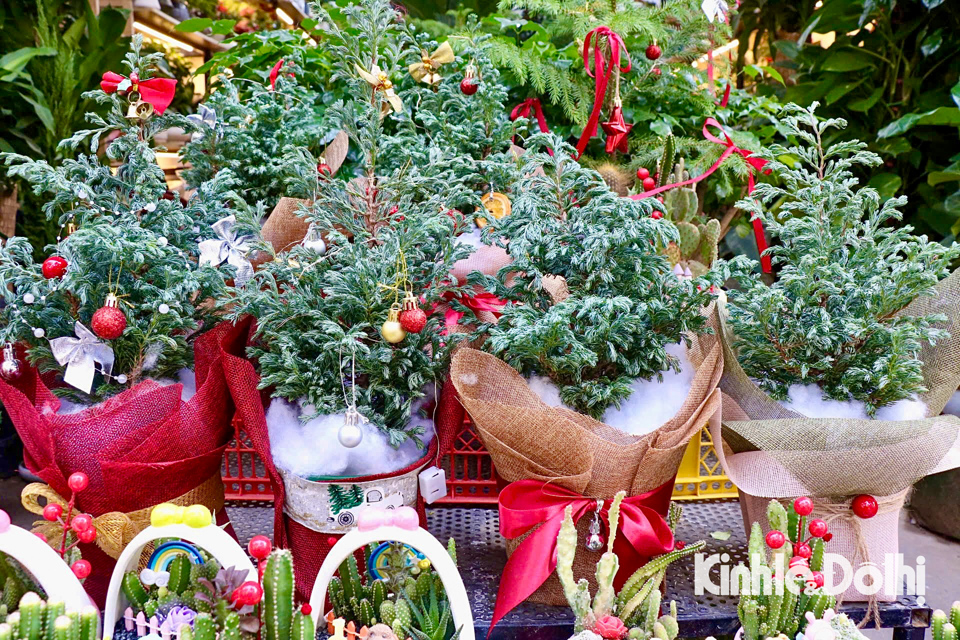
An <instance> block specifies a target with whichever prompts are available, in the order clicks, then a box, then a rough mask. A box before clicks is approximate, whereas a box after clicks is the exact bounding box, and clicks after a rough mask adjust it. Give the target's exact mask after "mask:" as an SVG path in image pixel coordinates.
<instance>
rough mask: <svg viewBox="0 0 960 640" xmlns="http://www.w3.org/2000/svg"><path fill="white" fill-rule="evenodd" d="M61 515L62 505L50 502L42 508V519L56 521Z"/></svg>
mask: <svg viewBox="0 0 960 640" xmlns="http://www.w3.org/2000/svg"><path fill="white" fill-rule="evenodd" d="M62 515H63V507H61V506H60V505H58V504H53V503H50V504H48V505H47V506H45V507H44V508H43V519H44V520H46V521H47V522H56V521H57V518H59V517H60V516H62Z"/></svg>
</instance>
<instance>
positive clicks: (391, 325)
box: [380, 303, 407, 344]
mask: <svg viewBox="0 0 960 640" xmlns="http://www.w3.org/2000/svg"><path fill="white" fill-rule="evenodd" d="M401 309H402V307H401V306H400V304H398V303H394V304H393V306H391V307H390V313H388V314H387V321H386V322H384V323H383V326H382V327H380V335H382V336H383V339H384V340H386V341H387V342H389V343H390V344H397V343H398V342H401V341H402V340H403V339H404V338H406V337H407V332H406V331H404V330H403V326H401V324H400V310H401Z"/></svg>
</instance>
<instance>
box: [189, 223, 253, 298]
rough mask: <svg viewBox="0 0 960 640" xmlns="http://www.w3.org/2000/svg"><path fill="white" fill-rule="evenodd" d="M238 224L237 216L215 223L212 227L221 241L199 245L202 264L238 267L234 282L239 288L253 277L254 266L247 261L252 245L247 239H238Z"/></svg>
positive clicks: (205, 242)
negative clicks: (225, 264)
mask: <svg viewBox="0 0 960 640" xmlns="http://www.w3.org/2000/svg"><path fill="white" fill-rule="evenodd" d="M236 224H237V218H236V217H235V216H227V217H226V218H221V219H220V220H217V221H216V222H214V223H213V226H212V227H211V228H212V229H213V231H214V233H216V234H217V236H218V237H219V238H220V239H219V240H204V241H203V242H201V243H200V244H199V247H200V264H201V265H204V264H210V265H213V266H215V267H216V266H220V265H221V264H223V263H224V262H226V263H227V264H229V265H231V266H233V267H236V269H237V275H236V277H234V281H235V282H236V283H237V285H239V286H243V285H245V284H246V283H247V282H248V281H249V280H250V278H252V277H253V265H252V264H251V263H250V261H249V260H247V257H246V256H247V252H248V251H250V244H249V243H248V242H247V238H245V237H244V238H238V237H237V232H236V231H235V230H234V227H235V226H236Z"/></svg>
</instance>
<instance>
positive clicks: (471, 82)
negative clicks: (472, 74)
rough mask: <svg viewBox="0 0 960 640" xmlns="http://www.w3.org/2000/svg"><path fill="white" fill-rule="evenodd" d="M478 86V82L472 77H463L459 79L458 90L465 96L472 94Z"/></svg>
mask: <svg viewBox="0 0 960 640" xmlns="http://www.w3.org/2000/svg"><path fill="white" fill-rule="evenodd" d="M479 88H480V83H479V82H477V81H476V79H474V78H464V79H463V80H461V81H460V91H461V92H462V93H463V95H465V96H472V95H473V94H475V93H476V92H477V89H479Z"/></svg>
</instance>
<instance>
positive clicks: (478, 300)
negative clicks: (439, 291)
mask: <svg viewBox="0 0 960 640" xmlns="http://www.w3.org/2000/svg"><path fill="white" fill-rule="evenodd" d="M443 297H444V298H445V299H446V300H447V301H448V302H449V301H452V300H454V299H456V300H457V302H459V303H460V304H462V305H463V306H465V307H466V308H468V309H470V310H471V311H473V312H474V313H477V312H479V311H489V312H490V313H492V314H493V315H495V316H497V317H498V318H499V317H500V311H501V310H502V309H503V308H504V307H505V306H506V304H507V301H506V300H501V299H500V298H498V297H497V296H495V295H493V294H492V293H490V292H488V291H482V292H480V293H478V294H476V295H474V296H468V295H462V294H461V295H460V296H456V295H455V294H454V293H453V292H452V291H448V292H447V293H445V294H444V295H443ZM462 317H463V311H457V310H455V309H454V308H453V307H450V308H448V309H447V311H446V312H445V313H444V314H443V324H444V326H445V327H447V328H448V329H449V328H450V327H453V326H456V324H457V323H458V322H460V318H462Z"/></svg>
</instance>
